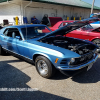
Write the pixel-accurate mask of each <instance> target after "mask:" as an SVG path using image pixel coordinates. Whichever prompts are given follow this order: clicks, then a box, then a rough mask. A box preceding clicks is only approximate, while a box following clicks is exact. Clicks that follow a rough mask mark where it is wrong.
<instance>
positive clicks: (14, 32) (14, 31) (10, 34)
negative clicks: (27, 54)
mask: <svg viewBox="0 0 100 100" xmlns="http://www.w3.org/2000/svg"><path fill="white" fill-rule="evenodd" d="M4 35H5V36H8V37H12V38H16V36H20V37H21V35H20V33H19V30H18V29H17V28H9V29H6V30H5V31H4ZM21 39H22V38H21Z"/></svg>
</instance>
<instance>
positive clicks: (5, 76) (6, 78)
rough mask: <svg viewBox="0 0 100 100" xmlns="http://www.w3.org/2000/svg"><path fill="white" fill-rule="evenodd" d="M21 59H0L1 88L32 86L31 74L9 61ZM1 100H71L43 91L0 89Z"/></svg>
mask: <svg viewBox="0 0 100 100" xmlns="http://www.w3.org/2000/svg"><path fill="white" fill-rule="evenodd" d="M14 62H21V60H9V61H0V88H30V87H29V86H28V85H27V84H26V83H27V82H29V81H30V80H31V78H30V77H29V76H27V75H26V74H25V73H23V72H22V71H20V70H19V69H17V68H15V67H13V66H12V65H10V64H8V63H14ZM0 100H71V99H68V98H64V97H61V96H57V95H54V94H50V93H46V92H42V91H38V90H37V91H0Z"/></svg>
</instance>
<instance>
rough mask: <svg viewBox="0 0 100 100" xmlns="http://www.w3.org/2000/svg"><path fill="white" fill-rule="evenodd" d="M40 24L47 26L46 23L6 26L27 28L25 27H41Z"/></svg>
mask: <svg viewBox="0 0 100 100" xmlns="http://www.w3.org/2000/svg"><path fill="white" fill-rule="evenodd" d="M39 26H46V25H43V24H24V25H13V26H7V27H6V28H25V27H39Z"/></svg>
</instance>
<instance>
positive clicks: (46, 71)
mask: <svg viewBox="0 0 100 100" xmlns="http://www.w3.org/2000/svg"><path fill="white" fill-rule="evenodd" d="M35 66H36V69H37V72H38V73H39V74H40V75H41V76H42V77H44V78H51V77H52V76H53V75H54V73H55V68H54V66H53V65H52V63H51V62H50V61H49V60H48V59H47V58H46V57H44V56H38V57H37V58H36V60H35Z"/></svg>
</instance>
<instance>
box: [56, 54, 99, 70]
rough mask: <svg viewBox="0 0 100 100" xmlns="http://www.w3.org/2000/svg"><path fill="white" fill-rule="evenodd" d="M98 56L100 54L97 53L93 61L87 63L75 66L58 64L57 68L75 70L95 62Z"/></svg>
mask: <svg viewBox="0 0 100 100" xmlns="http://www.w3.org/2000/svg"><path fill="white" fill-rule="evenodd" d="M97 58H98V55H96V54H95V56H94V57H93V59H92V60H91V61H89V62H88V63H86V64H83V65H79V66H75V67H70V66H69V67H66V66H58V67H57V68H58V69H59V70H66V71H67V70H70V71H71V70H72V71H75V70H79V69H82V68H84V67H87V66H89V65H90V64H93V63H94V62H95V61H96V60H97Z"/></svg>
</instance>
